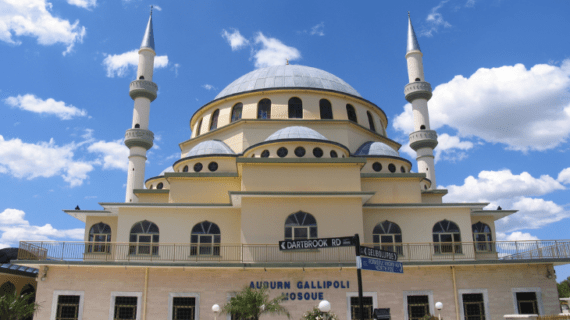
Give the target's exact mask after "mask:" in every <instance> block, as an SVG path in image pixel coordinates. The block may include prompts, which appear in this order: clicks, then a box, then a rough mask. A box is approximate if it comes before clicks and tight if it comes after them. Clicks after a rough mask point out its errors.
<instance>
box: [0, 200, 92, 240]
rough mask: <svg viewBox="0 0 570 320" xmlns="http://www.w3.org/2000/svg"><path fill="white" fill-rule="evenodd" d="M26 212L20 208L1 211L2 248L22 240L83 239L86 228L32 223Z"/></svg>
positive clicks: (0, 238) (0, 237)
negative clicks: (56, 227) (59, 227)
mask: <svg viewBox="0 0 570 320" xmlns="http://www.w3.org/2000/svg"><path fill="white" fill-rule="evenodd" d="M24 216H25V213H24V211H22V210H18V209H5V210H4V211H3V212H2V213H0V232H1V233H2V234H1V236H0V248H3V247H10V246H11V247H17V246H18V241H21V240H42V241H49V240H56V239H61V240H83V236H84V233H85V229H83V228H76V229H59V230H58V229H55V228H54V227H53V226H52V225H51V224H46V225H44V226H34V225H30V223H29V221H27V220H25V219H24Z"/></svg>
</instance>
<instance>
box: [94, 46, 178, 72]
mask: <svg viewBox="0 0 570 320" xmlns="http://www.w3.org/2000/svg"><path fill="white" fill-rule="evenodd" d="M105 55H106V57H105V59H104V60H103V66H105V68H106V69H107V77H109V78H113V77H115V76H117V77H125V76H126V75H127V74H128V73H129V69H136V68H137V66H138V65H139V50H138V49H135V50H133V51H129V52H125V53H121V54H105ZM167 65H168V56H166V55H164V56H156V57H154V68H155V69H159V68H165V67H166V66H167Z"/></svg>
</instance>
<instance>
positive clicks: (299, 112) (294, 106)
mask: <svg viewBox="0 0 570 320" xmlns="http://www.w3.org/2000/svg"><path fill="white" fill-rule="evenodd" d="M293 118H296V119H303V102H302V101H301V99H299V98H291V99H289V119H293Z"/></svg>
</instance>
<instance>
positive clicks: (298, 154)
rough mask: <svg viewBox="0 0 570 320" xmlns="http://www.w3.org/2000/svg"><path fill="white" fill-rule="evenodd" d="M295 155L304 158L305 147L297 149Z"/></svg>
mask: <svg viewBox="0 0 570 320" xmlns="http://www.w3.org/2000/svg"><path fill="white" fill-rule="evenodd" d="M295 155H296V156H297V157H302V156H304V155H305V148H303V147H297V148H295Z"/></svg>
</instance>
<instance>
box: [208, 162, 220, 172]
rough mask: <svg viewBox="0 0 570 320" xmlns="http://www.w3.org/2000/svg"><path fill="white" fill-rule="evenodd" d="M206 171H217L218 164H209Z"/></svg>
mask: <svg viewBox="0 0 570 320" xmlns="http://www.w3.org/2000/svg"><path fill="white" fill-rule="evenodd" d="M208 170H210V171H212V172H214V171H216V170H218V163H217V162H210V164H209V165H208Z"/></svg>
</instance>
